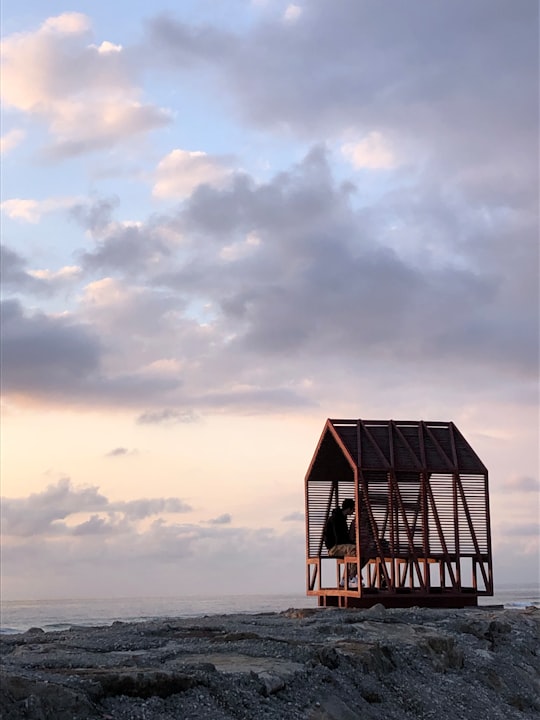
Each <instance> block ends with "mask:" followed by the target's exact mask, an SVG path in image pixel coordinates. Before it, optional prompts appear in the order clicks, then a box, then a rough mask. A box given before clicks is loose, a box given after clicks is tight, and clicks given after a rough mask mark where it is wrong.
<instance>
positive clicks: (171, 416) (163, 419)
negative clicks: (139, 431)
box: [137, 408, 197, 425]
mask: <svg viewBox="0 0 540 720" xmlns="http://www.w3.org/2000/svg"><path fill="white" fill-rule="evenodd" d="M196 421H197V416H196V415H195V414H194V413H193V412H192V411H191V410H176V409H174V408H164V409H163V410H147V411H146V412H143V413H141V415H139V417H138V418H137V423H138V424H139V425H176V424H177V423H192V422H196Z"/></svg>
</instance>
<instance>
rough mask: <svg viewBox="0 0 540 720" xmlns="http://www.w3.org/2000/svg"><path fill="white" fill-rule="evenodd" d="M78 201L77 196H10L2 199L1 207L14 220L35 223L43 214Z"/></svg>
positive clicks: (68, 206)
mask: <svg viewBox="0 0 540 720" xmlns="http://www.w3.org/2000/svg"><path fill="white" fill-rule="evenodd" d="M76 202H77V198H73V197H63V198H62V197H60V198H47V199H46V200H32V199H23V198H10V199H8V200H3V201H2V203H1V204H0V209H1V210H2V212H3V213H5V214H6V215H7V216H8V217H10V218H12V219H13V220H24V221H25V222H28V223H32V224H34V225H35V224H37V223H38V222H39V221H40V220H41V218H42V217H43V215H46V214H48V213H51V212H55V211H56V210H65V209H66V208H70V207H72V206H73V205H74V203H76Z"/></svg>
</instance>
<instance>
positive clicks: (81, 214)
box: [69, 197, 120, 237]
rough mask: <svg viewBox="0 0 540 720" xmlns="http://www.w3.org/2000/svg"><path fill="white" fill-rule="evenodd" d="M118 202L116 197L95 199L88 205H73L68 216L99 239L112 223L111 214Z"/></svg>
mask: <svg viewBox="0 0 540 720" xmlns="http://www.w3.org/2000/svg"><path fill="white" fill-rule="evenodd" d="M119 202H120V201H119V199H118V198H117V197H109V198H95V199H94V200H93V202H90V203H88V204H81V203H78V204H77V205H74V206H73V208H71V210H70V212H69V215H70V216H71V217H72V218H73V219H74V220H75V221H76V222H78V223H79V224H80V225H81V226H82V227H83V228H84V229H85V230H89V231H90V232H91V233H92V235H94V236H97V237H99V236H100V235H101V233H102V232H103V231H104V230H105V229H106V228H107V227H108V226H109V225H110V223H111V222H112V219H113V212H114V210H115V209H116V208H117V207H118V205H119Z"/></svg>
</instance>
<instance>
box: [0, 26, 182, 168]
mask: <svg viewBox="0 0 540 720" xmlns="http://www.w3.org/2000/svg"><path fill="white" fill-rule="evenodd" d="M90 36H91V27H90V21H89V19H88V18H87V17H86V16H85V15H83V14H81V13H64V14H62V15H59V16H57V17H53V18H48V19H47V20H46V21H45V22H44V23H43V24H42V25H41V27H40V28H39V29H38V30H36V31H34V32H27V33H18V34H15V35H11V36H8V37H7V38H5V40H4V43H3V49H2V61H3V69H2V99H3V101H4V103H5V104H6V105H7V106H9V107H12V108H15V109H16V110H19V111H20V112H22V113H25V114H29V115H33V116H37V117H39V118H41V119H43V120H44V121H45V122H46V124H47V127H48V130H49V133H50V135H51V136H52V139H53V140H52V143H51V144H50V145H49V146H48V147H47V148H46V149H45V152H44V154H45V157H47V158H48V159H51V160H59V159H62V158H65V157H70V156H74V155H80V154H82V153H86V152H90V151H92V150H96V149H102V148H108V147H112V146H114V145H117V144H119V143H124V142H125V141H126V140H127V139H129V138H130V137H131V136H133V135H139V134H142V133H146V132H148V131H150V130H153V129H155V128H158V127H162V126H164V125H166V124H167V123H169V122H170V119H171V118H170V115H169V113H168V112H167V111H166V110H164V109H162V108H159V107H156V106H154V105H150V104H144V103H143V102H141V100H140V95H141V91H140V89H139V87H138V86H137V84H136V77H135V75H136V73H135V69H134V63H132V61H131V60H130V59H129V58H128V57H127V55H126V53H125V52H123V49H122V48H121V46H119V45H115V44H114V43H111V42H110V41H103V42H102V43H101V44H100V45H99V46H96V45H95V44H91V43H89V42H88V40H89V38H90Z"/></svg>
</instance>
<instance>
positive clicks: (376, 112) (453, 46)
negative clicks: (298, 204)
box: [149, 0, 538, 153]
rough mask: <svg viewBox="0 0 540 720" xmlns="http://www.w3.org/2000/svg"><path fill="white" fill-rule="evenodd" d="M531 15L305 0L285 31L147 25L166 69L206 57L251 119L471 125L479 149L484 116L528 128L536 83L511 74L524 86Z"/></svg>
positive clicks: (317, 128) (482, 6) (461, 5)
mask: <svg viewBox="0 0 540 720" xmlns="http://www.w3.org/2000/svg"><path fill="white" fill-rule="evenodd" d="M537 12H538V10H537V8H536V6H535V5H534V4H533V3H522V4H520V6H519V8H513V7H512V8H510V7H509V6H508V4H507V3H505V2H503V1H502V0H498V1H497V2H495V3H494V2H491V1H489V2H488V0H481V1H480V2H475V3H474V4H471V3H468V2H466V0H460V1H458V2H454V3H452V4H450V5H446V4H444V3H439V4H438V5H436V6H435V5H434V6H429V7H425V6H424V5H423V4H420V3H418V4H414V5H407V6H405V5H403V3H400V2H399V1H398V0H393V1H391V2H388V3H385V5H384V6H381V5H380V3H377V2H376V1H375V0H370V1H369V2H364V3H361V4H360V3H357V2H355V1H354V0H347V1H346V2H341V3H339V6H337V7H334V6H333V5H332V6H331V5H328V3H326V2H324V0H315V1H314V2H310V3H309V7H306V8H305V12H304V13H303V14H302V17H301V19H300V20H299V21H298V22H297V23H295V25H294V27H290V26H287V25H286V24H284V23H283V22H281V18H279V17H276V18H275V20H274V21H269V20H265V21H264V22H263V23H261V24H259V25H255V27H254V28H250V29H249V30H248V31H247V32H244V33H243V34H241V33H237V34H232V33H226V32H220V31H218V30H217V29H213V30H211V29H209V28H205V29H204V30H203V29H201V28H199V29H197V28H191V27H190V26H188V25H186V24H184V23H182V22H178V21H176V20H175V19H174V18H172V17H169V18H167V20H166V21H165V20H163V19H158V20H155V21H154V22H152V23H151V24H150V26H149V27H150V37H149V42H150V43H151V44H152V48H153V52H154V54H156V53H157V55H158V56H159V57H167V58H168V61H169V62H170V63H171V64H172V65H173V66H174V67H177V68H180V69H182V68H185V67H186V66H187V65H188V63H187V62H186V61H187V60H189V62H190V63H192V62H194V61H195V60H197V61H199V62H204V63H209V64H210V65H211V66H212V67H213V68H214V69H215V70H216V72H218V73H219V76H220V79H221V81H222V82H223V80H225V81H226V82H228V83H229V88H230V89H232V91H233V93H234V94H235V95H236V98H237V100H238V102H239V103H240V104H241V106H242V108H243V110H244V112H245V114H246V116H247V117H248V118H249V119H250V120H252V121H254V122H257V123H259V124H261V125H265V126H268V125H270V126H274V127H280V126H283V125H284V124H286V125H287V126H289V127H291V126H292V127H293V128H296V129H301V130H303V131H311V132H313V133H315V132H317V133H321V132H326V133H327V132H328V129H329V128H333V129H335V128H336V126H337V127H343V126H345V127H350V126H351V125H352V124H355V125H356V126H357V127H360V128H365V129H368V130H369V129H372V128H373V125H376V126H379V127H380V126H381V125H384V126H387V125H388V123H390V128H392V129H397V128H398V127H399V126H403V127H405V128H408V129H409V130H410V129H412V128H413V127H414V128H415V129H416V131H417V132H420V133H423V134H425V133H426V131H427V132H429V133H431V132H432V130H433V129H434V128H435V127H437V129H438V130H439V131H440V130H442V131H443V132H444V133H445V134H446V135H447V137H450V138H452V139H453V140H455V139H456V137H457V135H458V134H461V135H462V137H463V135H464V131H465V136H466V135H467V132H468V131H469V130H470V129H471V127H473V126H474V125H475V124H476V123H477V125H476V127H477V130H476V131H475V132H474V139H475V141H476V142H475V144H476V146H477V147H476V151H477V152H478V151H481V152H484V153H485V152H486V149H487V148H486V141H485V140H483V138H482V133H481V132H479V129H480V125H481V124H482V125H483V124H484V121H485V122H486V123H487V124H489V125H487V126H489V127H490V128H495V129H496V130H500V129H502V128H505V127H508V123H509V122H512V123H513V122H515V118H516V117H517V116H518V117H520V118H521V120H522V122H524V123H528V125H529V131H531V130H532V124H533V118H534V117H535V112H536V110H535V102H534V97H535V95H536V94H537V91H535V90H534V85H531V86H530V87H531V89H533V93H532V97H531V96H530V95H527V94H523V93H522V92H521V91H520V87H519V86H518V87H516V85H515V81H516V78H518V79H519V81H520V82H531V80H533V82H534V76H535V72H536V68H537V62H536V60H537V58H536V49H537V33H536V29H537ZM210 38H211V40H210ZM317 68H324V72H317V70H316V69H317ZM261 78H264V82H261ZM471 104H472V106H473V107H474V110H475V112H476V113H479V116H478V117H477V118H474V119H473V118H472V117H471V116H470V115H468V114H465V111H466V110H469V111H470V109H471ZM495 108H497V112H494V110H495ZM461 113H463V115H462V116H461V117H460V114H461ZM473 114H475V113H474V112H473ZM385 118H390V120H389V121H388V120H386V121H385ZM458 120H459V123H458ZM478 121H480V122H478ZM458 124H459V131H458V129H457V125H458ZM384 129H386V127H384ZM460 142H462V140H460ZM478 145H479V147H478Z"/></svg>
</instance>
